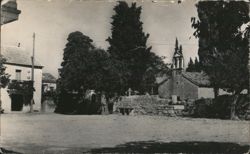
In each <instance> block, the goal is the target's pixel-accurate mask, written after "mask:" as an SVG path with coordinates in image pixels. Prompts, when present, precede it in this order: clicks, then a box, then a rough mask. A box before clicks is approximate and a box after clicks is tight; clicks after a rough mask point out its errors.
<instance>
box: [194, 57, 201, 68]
mask: <svg viewBox="0 0 250 154" xmlns="http://www.w3.org/2000/svg"><path fill="white" fill-rule="evenodd" d="M194 68H195V72H201V66H200V62H199V60H198V58H197V57H195V60H194Z"/></svg>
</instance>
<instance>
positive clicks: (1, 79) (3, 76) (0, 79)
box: [0, 55, 10, 114]
mask: <svg viewBox="0 0 250 154" xmlns="http://www.w3.org/2000/svg"><path fill="white" fill-rule="evenodd" d="M5 62H6V59H5V58H3V56H2V55H0V88H5V87H6V86H7V84H8V83H9V77H10V75H9V74H7V73H5V69H6V67H5V66H4V63H5ZM1 112H2V100H1V97H0V114H1Z"/></svg>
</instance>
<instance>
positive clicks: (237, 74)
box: [191, 1, 249, 102]
mask: <svg viewBox="0 0 250 154" xmlns="http://www.w3.org/2000/svg"><path fill="white" fill-rule="evenodd" d="M248 7H249V5H248V4H247V3H246V2H243V1H229V2H228V1H203V2H199V3H198V4H197V10H198V17H199V20H196V19H195V18H191V22H192V27H193V28H195V29H196V31H195V32H194V35H195V36H196V37H198V38H199V50H198V54H199V59H200V62H201V66H202V69H203V70H204V71H205V72H206V73H207V74H208V75H209V77H210V80H211V83H212V85H213V86H214V87H215V88H217V89H218V88H224V89H226V90H228V91H230V92H233V93H234V94H235V95H238V94H239V93H240V92H241V91H242V90H243V89H246V88H249V86H248V85H249V74H248V68H247V64H248V54H249V53H248V52H249V49H248V38H242V37H240V36H239V35H236V34H237V33H238V29H239V28H240V26H241V25H242V24H244V23H247V22H249V8H248ZM236 100H237V97H236ZM234 102H236V101H234Z"/></svg>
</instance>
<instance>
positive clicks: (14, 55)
mask: <svg viewBox="0 0 250 154" xmlns="http://www.w3.org/2000/svg"><path fill="white" fill-rule="evenodd" d="M1 54H2V55H3V57H4V58H6V64H12V65H20V66H26V67H31V65H32V64H31V52H30V53H29V52H27V50H25V49H24V48H21V47H15V46H8V47H1ZM42 67H43V66H42V65H41V64H40V63H39V62H38V61H37V60H36V59H35V68H42Z"/></svg>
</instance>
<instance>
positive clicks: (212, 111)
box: [188, 95, 250, 119]
mask: <svg viewBox="0 0 250 154" xmlns="http://www.w3.org/2000/svg"><path fill="white" fill-rule="evenodd" d="M233 99H234V98H233V96H231V95H221V96H218V97H217V98H216V99H204V98H202V99H198V100H196V101H195V102H194V103H193V106H191V107H190V108H188V111H189V113H192V114H191V115H190V116H193V117H197V118H220V119H229V118H230V112H231V103H232V102H233ZM249 106H250V104H249V95H240V97H239V99H238V101H237V104H236V114H237V115H238V116H239V117H240V118H245V117H246V114H247V110H248V109H249Z"/></svg>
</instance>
